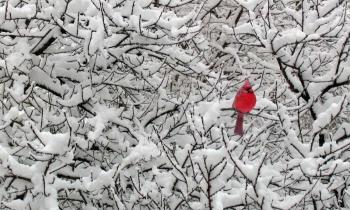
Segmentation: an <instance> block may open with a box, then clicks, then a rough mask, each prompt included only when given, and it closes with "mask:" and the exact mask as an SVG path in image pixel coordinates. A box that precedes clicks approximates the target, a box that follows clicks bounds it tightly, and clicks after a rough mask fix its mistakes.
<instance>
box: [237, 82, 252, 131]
mask: <svg viewBox="0 0 350 210" xmlns="http://www.w3.org/2000/svg"><path fill="white" fill-rule="evenodd" d="M255 103H256V97H255V94H254V91H253V89H252V86H251V84H250V83H249V80H246V81H245V82H244V85H243V87H241V88H240V89H239V90H238V92H237V95H236V97H235V100H234V101H233V104H232V107H233V108H234V109H236V111H237V113H238V116H237V121H236V127H235V134H237V135H240V136H243V117H244V114H245V113H248V112H250V111H252V109H253V108H254V106H255Z"/></svg>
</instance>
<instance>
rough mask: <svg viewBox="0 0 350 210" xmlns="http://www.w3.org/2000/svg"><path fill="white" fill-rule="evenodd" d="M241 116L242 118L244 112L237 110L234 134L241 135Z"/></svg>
mask: <svg viewBox="0 0 350 210" xmlns="http://www.w3.org/2000/svg"><path fill="white" fill-rule="evenodd" d="M243 118H244V114H243V113H241V112H238V115H237V120H236V127H235V132H234V134H235V135H240V136H243Z"/></svg>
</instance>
